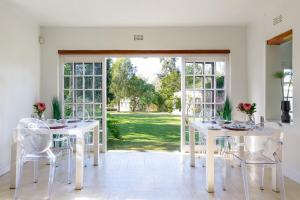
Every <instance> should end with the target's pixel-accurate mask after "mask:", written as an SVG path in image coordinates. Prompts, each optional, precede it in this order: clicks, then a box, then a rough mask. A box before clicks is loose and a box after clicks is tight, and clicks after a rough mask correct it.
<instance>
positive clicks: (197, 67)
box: [195, 62, 204, 75]
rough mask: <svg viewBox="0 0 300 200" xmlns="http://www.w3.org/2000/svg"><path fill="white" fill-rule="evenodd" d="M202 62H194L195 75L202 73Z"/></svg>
mask: <svg viewBox="0 0 300 200" xmlns="http://www.w3.org/2000/svg"><path fill="white" fill-rule="evenodd" d="M203 68H204V63H201V62H197V63H195V75H202V74H203Z"/></svg>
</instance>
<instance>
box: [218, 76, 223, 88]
mask: <svg viewBox="0 0 300 200" xmlns="http://www.w3.org/2000/svg"><path fill="white" fill-rule="evenodd" d="M224 80H225V77H224V76H216V84H217V88H218V89H223V88H224Z"/></svg>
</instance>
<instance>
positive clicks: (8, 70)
mask: <svg viewBox="0 0 300 200" xmlns="http://www.w3.org/2000/svg"><path fill="white" fill-rule="evenodd" d="M38 36H39V27H38V26H37V24H35V23H34V22H33V21H32V20H31V19H29V18H27V17H26V16H25V15H23V14H21V13H20V11H19V10H17V9H15V8H12V7H11V6H10V5H8V4H5V3H3V2H0V70H1V73H0V94H1V98H0V175H2V174H3V173H5V172H7V171H8V170H9V167H10V165H9V164H10V144H11V140H12V129H13V128H14V127H16V125H17V122H18V120H19V119H20V118H22V117H28V116H30V114H31V112H32V105H33V103H34V101H35V100H37V99H38V97H39V82H40V69H39V66H40V63H39V62H40V49H39V44H38Z"/></svg>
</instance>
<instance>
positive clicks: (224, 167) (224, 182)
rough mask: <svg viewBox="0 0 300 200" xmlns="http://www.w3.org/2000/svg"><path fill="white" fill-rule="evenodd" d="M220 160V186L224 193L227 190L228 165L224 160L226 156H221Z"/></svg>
mask: <svg viewBox="0 0 300 200" xmlns="http://www.w3.org/2000/svg"><path fill="white" fill-rule="evenodd" d="M222 160H223V163H222V164H223V167H222V185H223V190H224V191H226V190H227V178H228V177H227V171H228V169H227V168H228V166H227V165H228V163H227V159H226V155H225V154H224V155H223V156H222Z"/></svg>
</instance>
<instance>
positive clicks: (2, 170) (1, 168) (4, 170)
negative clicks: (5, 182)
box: [0, 164, 10, 176]
mask: <svg viewBox="0 0 300 200" xmlns="http://www.w3.org/2000/svg"><path fill="white" fill-rule="evenodd" d="M9 169H10V167H9V166H8V165H5V166H4V165H1V164H0V176H2V175H4V174H6V173H7V172H9Z"/></svg>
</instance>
